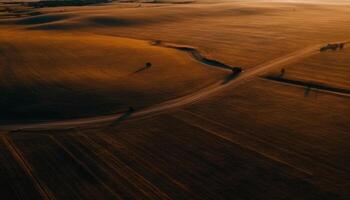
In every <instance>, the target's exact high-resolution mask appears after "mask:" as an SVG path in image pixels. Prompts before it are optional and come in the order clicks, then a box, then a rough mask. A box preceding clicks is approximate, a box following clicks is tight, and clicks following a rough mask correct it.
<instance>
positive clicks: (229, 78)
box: [222, 73, 239, 85]
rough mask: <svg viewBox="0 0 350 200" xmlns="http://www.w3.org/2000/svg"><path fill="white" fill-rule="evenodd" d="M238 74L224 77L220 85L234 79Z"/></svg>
mask: <svg viewBox="0 0 350 200" xmlns="http://www.w3.org/2000/svg"><path fill="white" fill-rule="evenodd" d="M238 75H239V74H238V73H231V74H229V75H228V76H226V77H225V79H224V81H223V82H222V85H225V84H227V83H229V82H230V81H231V80H233V79H235V78H236V77H237V76H238Z"/></svg>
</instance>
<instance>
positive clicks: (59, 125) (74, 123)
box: [0, 45, 322, 131]
mask: <svg viewBox="0 0 350 200" xmlns="http://www.w3.org/2000/svg"><path fill="white" fill-rule="evenodd" d="M320 46H322V45H313V46H309V47H306V48H304V49H301V50H298V51H295V52H293V53H291V54H288V55H285V56H282V57H279V58H277V59H274V60H271V61H269V62H267V63H264V64H261V65H258V66H256V67H254V68H251V69H248V70H246V71H244V72H242V73H241V74H240V75H239V76H237V77H235V78H234V79H232V80H231V81H229V82H225V81H224V82H223V81H222V80H221V81H219V82H217V83H215V84H213V85H210V86H209V87H206V88H203V89H202V90H199V91H197V92H195V93H192V94H189V95H186V96H183V97H180V98H177V99H173V100H169V101H166V102H163V103H160V104H157V105H154V106H151V107H149V108H145V109H143V110H140V111H135V112H132V113H122V114H115V115H104V116H98V117H92V118H80V119H73V120H61V121H52V122H42V123H33V124H11V125H3V126H0V130H6V131H14V130H33V131H34V130H52V129H70V128H76V127H85V126H91V125H98V124H106V123H114V122H116V121H118V119H120V118H124V116H125V115H128V119H130V118H131V119H133V118H138V117H143V116H147V115H154V114H159V113H162V112H165V111H168V110H171V109H176V108H179V107H182V106H185V105H189V104H192V103H195V102H197V101H199V100H202V99H204V98H207V97H209V96H211V95H213V94H215V93H216V92H218V91H222V90H224V89H225V88H227V87H230V88H232V87H236V86H238V85H240V84H242V83H245V82H247V81H249V80H251V79H252V78H254V77H257V76H259V75H261V74H262V73H264V72H266V71H268V70H271V69H274V68H279V67H281V66H284V65H287V64H290V63H293V62H295V61H298V60H301V59H303V58H306V57H309V56H311V55H314V54H317V53H318V52H319V48H320Z"/></svg>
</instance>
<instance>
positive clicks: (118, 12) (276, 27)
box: [0, 0, 350, 200]
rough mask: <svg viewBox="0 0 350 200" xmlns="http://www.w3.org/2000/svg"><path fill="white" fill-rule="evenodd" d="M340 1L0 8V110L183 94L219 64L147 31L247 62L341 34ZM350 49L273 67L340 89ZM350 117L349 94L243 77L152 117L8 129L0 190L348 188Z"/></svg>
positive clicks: (44, 111) (337, 193) (267, 193)
mask: <svg viewBox="0 0 350 200" xmlns="http://www.w3.org/2000/svg"><path fill="white" fill-rule="evenodd" d="M208 2H209V3H208ZM343 4H344V2H343V1H337V2H335V1H332V2H331V3H330V2H329V1H328V0H325V1H322V3H320V2H316V1H313V2H311V3H305V1H303V0H300V1H289V2H288V3H286V2H285V3H280V2H274V3H271V2H262V1H259V2H257V1H244V2H242V1H220V3H214V2H213V1H209V0H208V1H207V0H205V1H197V2H196V3H193V4H167V3H162V4H142V6H138V4H133V3H125V4H118V3H112V4H108V5H104V6H87V7H64V8H44V9H38V10H37V11H38V12H40V13H43V14H42V15H38V16H32V17H25V18H15V19H13V18H12V19H2V20H0V28H1V30H0V53H1V56H2V57H1V58H0V94H1V95H2V96H1V97H0V103H1V104H0V106H1V111H2V112H1V114H0V116H1V117H2V118H4V119H11V118H12V119H25V118H26V119H34V117H37V118H41V119H44V118H46V119H47V118H59V117H61V118H67V117H74V116H86V115H98V114H101V113H110V112H116V111H118V110H120V111H121V110H123V109H125V108H126V107H127V106H129V105H136V107H138V108H141V107H145V106H149V105H153V104H155V103H159V102H163V101H165V100H167V99H173V98H176V97H180V96H183V95H185V94H189V93H193V92H194V91H197V90H199V89H200V88H203V87H206V86H208V85H210V84H211V83H213V82H216V81H217V80H218V79H223V77H224V76H225V73H224V72H221V71H220V70H219V71H218V69H214V68H210V67H208V66H205V65H202V64H201V63H198V62H196V61H195V60H194V59H192V58H191V57H190V56H189V55H188V54H186V53H185V52H181V51H177V50H175V49H170V48H162V47H157V46H152V45H150V44H149V42H148V41H150V40H162V41H165V42H168V43H175V44H180V45H187V46H191V47H195V48H198V49H199V51H200V52H201V53H202V54H204V55H206V56H207V57H208V58H209V59H215V60H218V61H220V62H223V63H226V64H228V65H231V66H241V67H243V68H244V69H248V68H249V70H254V67H256V66H261V65H259V64H261V63H265V62H268V61H271V60H273V59H274V58H278V57H280V56H283V55H286V54H288V53H290V52H294V51H296V50H298V49H303V48H305V46H309V45H317V44H320V47H321V46H322V45H323V44H326V43H329V42H336V41H348V40H349V39H350V38H349V33H350V24H349V23H348V21H349V20H348V19H349V18H350V12H349V7H347V6H344V5H343ZM130 38H134V39H130ZM348 55H349V49H348V48H346V49H345V50H343V51H339V52H326V53H317V54H315V55H314V56H312V57H310V58H306V59H304V58H303V59H302V60H300V61H298V62H296V63H293V64H289V65H287V66H284V68H285V69H286V74H285V76H286V78H290V79H295V80H301V81H305V82H317V83H320V84H327V85H330V86H332V87H339V88H349V85H350V82H349V79H348V77H349V73H350V71H349V68H348V63H349V58H348V57H349V56H348ZM149 61H150V62H152V64H153V66H152V67H151V68H149V69H146V70H141V69H142V68H143V67H144V64H145V63H146V62H149ZM140 70H141V71H140ZM137 71H138V73H135V72H137ZM246 72H247V71H246ZM243 73H245V72H243ZM279 73H280V69H277V70H276V71H271V72H268V73H267V74H265V75H271V74H273V75H278V74H279ZM4 111H5V112H4ZM28 112H29V114H28V115H25V113H28ZM153 114H154V113H153ZM38 116H39V117H38ZM349 122H350V103H349V98H348V97H346V96H341V95H336V94H333V93H329V92H325V91H316V90H313V89H311V90H307V89H305V88H303V87H299V86H295V85H288V84H281V83H277V82H273V81H269V80H265V79H262V78H259V77H252V78H251V80H250V81H246V82H244V83H242V84H240V85H238V86H237V85H234V84H233V85H228V86H227V87H225V89H224V90H221V92H218V93H217V94H215V95H212V96H210V97H209V98H207V99H203V100H202V101H199V102H195V103H193V104H191V105H188V106H186V107H183V108H182V109H174V110H172V111H171V112H170V111H169V112H167V113H164V112H163V114H162V115H153V116H144V117H143V118H137V117H135V118H133V119H130V120H125V121H123V123H112V124H111V125H110V126H108V127H101V128H93V129H92V128H79V127H77V128H73V129H71V130H66V131H59V130H51V131H32V132H30V131H23V130H22V131H21V130H19V131H17V132H9V133H6V132H5V133H3V134H2V135H1V137H2V140H0V152H1V156H0V164H1V165H0V172H1V173H0V176H1V177H0V178H1V184H2V185H4V187H2V188H1V191H0V192H1V193H2V194H4V196H6V195H7V196H6V197H8V198H13V199H16V198H19V197H18V195H19V196H20V195H23V194H26V193H28V196H29V195H30V196H31V197H32V198H33V199H36V197H37V196H36V195H39V193H40V194H41V195H43V194H44V195H46V196H49V197H55V198H57V199H295V200H299V199H305V200H306V199H307V200H309V199H317V200H318V199H330V200H334V199H349V196H350V191H349V188H350V181H349V174H350V171H349V169H348V166H349V165H350V159H349V156H348V155H349V153H350V148H349V142H348V141H349V139H350V135H349V130H350V123H349ZM13 149H17V151H16V153H14V151H13ZM18 157H22V158H23V159H22V160H20V159H18ZM17 177H22V178H23V179H18V178H17ZM28 177H29V178H28ZM33 185H34V186H35V185H36V187H34V186H33ZM38 185H39V186H38ZM16 195H17V196H16ZM28 198H29V197H28ZM39 198H40V197H39Z"/></svg>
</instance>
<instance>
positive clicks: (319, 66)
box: [270, 48, 350, 89]
mask: <svg viewBox="0 0 350 200" xmlns="http://www.w3.org/2000/svg"><path fill="white" fill-rule="evenodd" d="M349 62H350V48H346V49H344V50H342V51H336V52H325V53H320V54H318V55H315V56H312V57H310V58H308V59H305V60H302V61H300V62H298V63H295V64H292V65H288V66H286V67H285V70H286V71H285V75H284V78H288V79H293V80H301V81H306V82H315V83H319V84H326V85H329V86H333V87H338V88H345V89H349V88H350V79H349V77H350V67H349ZM270 75H274V76H278V75H280V72H279V71H273V72H271V73H270Z"/></svg>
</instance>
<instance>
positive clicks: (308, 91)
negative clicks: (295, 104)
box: [304, 86, 311, 97]
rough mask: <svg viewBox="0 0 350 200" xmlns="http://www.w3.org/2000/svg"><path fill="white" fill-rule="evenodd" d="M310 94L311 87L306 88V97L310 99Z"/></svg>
mask: <svg viewBox="0 0 350 200" xmlns="http://www.w3.org/2000/svg"><path fill="white" fill-rule="evenodd" d="M310 92H311V87H310V86H307V87H306V88H305V92H304V97H308V96H309V94H310Z"/></svg>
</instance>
